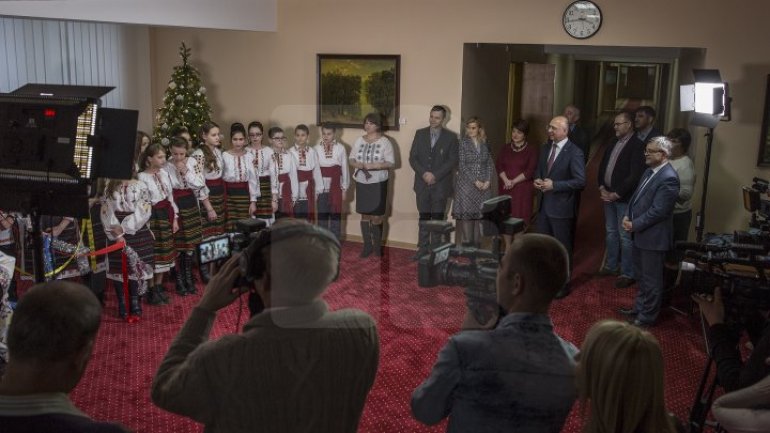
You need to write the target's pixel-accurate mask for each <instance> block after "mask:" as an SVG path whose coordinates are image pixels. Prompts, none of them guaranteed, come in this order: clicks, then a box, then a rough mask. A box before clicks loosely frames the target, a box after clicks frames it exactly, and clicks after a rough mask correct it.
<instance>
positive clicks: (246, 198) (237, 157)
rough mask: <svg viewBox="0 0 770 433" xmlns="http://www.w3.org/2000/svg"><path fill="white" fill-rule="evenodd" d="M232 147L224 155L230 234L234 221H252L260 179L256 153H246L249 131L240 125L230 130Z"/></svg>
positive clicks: (223, 176) (223, 175)
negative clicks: (255, 168)
mask: <svg viewBox="0 0 770 433" xmlns="http://www.w3.org/2000/svg"><path fill="white" fill-rule="evenodd" d="M230 144H231V145H232V147H231V148H230V149H229V150H227V151H226V152H224V153H223V154H222V162H223V168H222V180H224V181H225V210H226V218H225V220H226V221H227V223H226V224H225V229H226V231H228V232H233V231H235V222H236V221H238V220H242V219H246V218H251V215H253V214H254V211H255V210H256V208H257V204H256V201H257V197H259V179H258V178H257V173H256V171H255V170H254V154H253V153H251V152H249V151H247V150H246V128H244V127H243V124H241V123H233V124H232V126H231V127H230Z"/></svg>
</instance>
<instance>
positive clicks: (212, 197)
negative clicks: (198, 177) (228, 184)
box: [203, 178, 225, 239]
mask: <svg viewBox="0 0 770 433" xmlns="http://www.w3.org/2000/svg"><path fill="white" fill-rule="evenodd" d="M206 186H207V187H208V188H209V203H211V207H212V208H214V212H216V213H217V219H215V220H214V221H209V220H208V218H207V219H206V220H205V221H203V239H208V238H210V237H213V236H221V235H223V234H224V233H225V183H224V182H223V181H222V179H221V178H220V179H206Z"/></svg>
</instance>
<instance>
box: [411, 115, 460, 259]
mask: <svg viewBox="0 0 770 433" xmlns="http://www.w3.org/2000/svg"><path fill="white" fill-rule="evenodd" d="M445 120H446V109H445V108H444V107H442V106H440V105H435V106H433V108H431V109H430V118H429V119H428V123H429V124H430V126H429V127H427V128H422V129H418V130H417V132H415V134H414V141H412V149H411V150H410V151H409V165H411V166H412V169H413V170H414V192H415V194H416V195H417V211H418V212H419V213H420V222H422V221H429V220H444V216H445V212H446V206H447V200H448V199H449V196H450V195H452V177H453V174H454V171H455V168H456V167H457V160H458V158H459V151H458V141H457V135H456V134H455V133H453V132H451V131H449V130H447V129H446V128H444V121H445ZM430 243H431V241H430V233H429V232H428V231H426V230H425V229H423V228H422V224H420V226H419V237H418V241H417V253H416V254H415V256H414V257H413V259H414V260H417V259H419V258H420V256H421V255H422V254H424V253H426V252H427V251H428V247H429V246H430Z"/></svg>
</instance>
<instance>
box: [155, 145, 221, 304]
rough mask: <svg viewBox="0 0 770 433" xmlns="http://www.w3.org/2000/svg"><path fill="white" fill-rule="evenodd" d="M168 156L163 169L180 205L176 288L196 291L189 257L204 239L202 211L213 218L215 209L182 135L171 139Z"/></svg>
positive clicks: (176, 237)
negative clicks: (168, 176) (168, 177)
mask: <svg viewBox="0 0 770 433" xmlns="http://www.w3.org/2000/svg"><path fill="white" fill-rule="evenodd" d="M170 144H171V145H170V151H171V158H170V159H169V160H168V163H167V164H166V171H168V174H169V175H170V176H171V187H172V188H173V195H174V203H176V205H177V208H179V230H178V231H177V232H176V233H175V234H174V247H175V248H176V251H177V253H178V254H179V260H178V263H177V271H176V292H177V294H179V295H188V294H195V293H196V290H195V279H194V278H193V274H192V258H193V255H194V253H195V250H196V248H197V247H198V245H199V244H200V243H201V240H202V239H203V225H202V219H201V213H203V214H204V215H205V219H206V220H208V221H212V220H215V219H216V212H215V211H214V208H213V207H211V203H209V189H208V188H207V187H206V181H205V180H204V179H203V170H202V169H201V166H200V165H199V164H198V163H197V161H195V159H194V158H190V157H189V156H188V155H187V153H188V151H189V149H188V142H187V140H186V139H184V138H183V137H181V136H177V137H173V138H172V139H171V143H170Z"/></svg>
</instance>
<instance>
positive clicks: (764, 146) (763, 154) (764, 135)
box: [757, 75, 770, 167]
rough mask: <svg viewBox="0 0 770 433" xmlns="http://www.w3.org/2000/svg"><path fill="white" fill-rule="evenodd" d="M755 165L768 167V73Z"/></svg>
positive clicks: (769, 122)
mask: <svg viewBox="0 0 770 433" xmlns="http://www.w3.org/2000/svg"><path fill="white" fill-rule="evenodd" d="M757 165H758V166H760V167H770V75H768V76H767V87H766V88H765V107H764V111H763V112H762V132H761V133H760V134H759V156H758V157H757Z"/></svg>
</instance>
